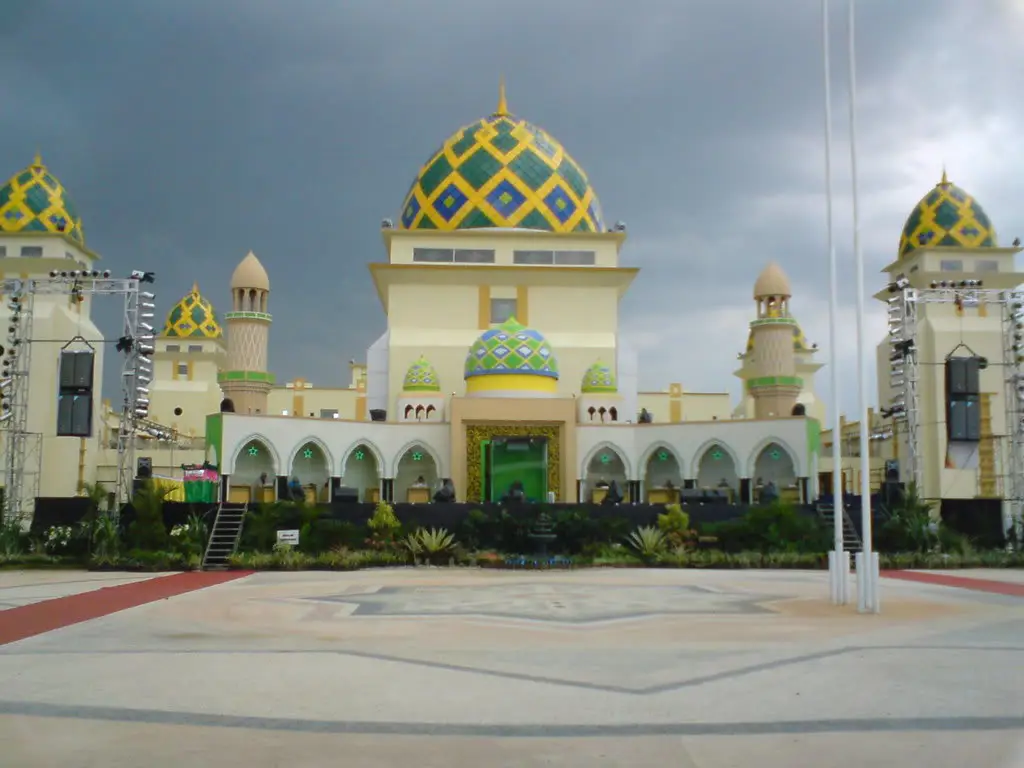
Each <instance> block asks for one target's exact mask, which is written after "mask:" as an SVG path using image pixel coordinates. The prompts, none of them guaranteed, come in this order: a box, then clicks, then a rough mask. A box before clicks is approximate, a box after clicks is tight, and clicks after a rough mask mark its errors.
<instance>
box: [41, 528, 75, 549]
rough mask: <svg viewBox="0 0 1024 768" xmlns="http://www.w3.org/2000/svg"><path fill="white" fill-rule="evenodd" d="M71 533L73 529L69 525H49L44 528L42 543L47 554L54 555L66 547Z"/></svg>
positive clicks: (69, 541) (72, 533)
mask: <svg viewBox="0 0 1024 768" xmlns="http://www.w3.org/2000/svg"><path fill="white" fill-rule="evenodd" d="M73 535H74V530H73V529H72V528H71V526H70V525H51V526H50V527H49V528H47V529H46V538H45V539H44V541H43V545H44V546H45V547H46V551H47V552H48V553H49V554H51V555H55V554H58V553H60V552H63V551H64V550H66V549H67V548H68V545H69V544H70V543H71V537H72V536H73Z"/></svg>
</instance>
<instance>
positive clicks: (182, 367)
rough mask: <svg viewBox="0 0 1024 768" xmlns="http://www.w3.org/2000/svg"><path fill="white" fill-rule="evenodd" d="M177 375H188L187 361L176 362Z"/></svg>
mask: <svg viewBox="0 0 1024 768" xmlns="http://www.w3.org/2000/svg"><path fill="white" fill-rule="evenodd" d="M178 375H179V376H188V363H178Z"/></svg>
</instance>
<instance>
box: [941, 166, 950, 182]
mask: <svg viewBox="0 0 1024 768" xmlns="http://www.w3.org/2000/svg"><path fill="white" fill-rule="evenodd" d="M939 186H940V187H948V186H949V177H948V176H946V164H945V163H943V164H942V181H940V182H939Z"/></svg>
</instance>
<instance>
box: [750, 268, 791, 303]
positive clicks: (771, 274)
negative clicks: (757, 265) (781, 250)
mask: <svg viewBox="0 0 1024 768" xmlns="http://www.w3.org/2000/svg"><path fill="white" fill-rule="evenodd" d="M792 295H793V290H792V288H791V287H790V284H789V278H788V277H786V273H785V272H783V271H782V267H780V266H779V265H778V264H776V263H775V262H774V261H773V262H770V263H769V264H768V266H767V267H765V268H764V270H763V271H762V272H761V274H760V276H759V277H758V278H757V282H756V283H754V298H755V299H763V298H765V297H766V296H792Z"/></svg>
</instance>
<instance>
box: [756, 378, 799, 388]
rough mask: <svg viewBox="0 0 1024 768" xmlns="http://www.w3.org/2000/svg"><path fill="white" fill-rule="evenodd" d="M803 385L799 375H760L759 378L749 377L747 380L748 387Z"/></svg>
mask: <svg viewBox="0 0 1024 768" xmlns="http://www.w3.org/2000/svg"><path fill="white" fill-rule="evenodd" d="M803 386H804V380H803V379H801V378H800V377H799V376H762V377H761V378H759V379H750V380H749V381H748V382H747V387H748V388H749V389H758V388H760V387H800V388H801V389H802V388H803Z"/></svg>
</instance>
